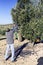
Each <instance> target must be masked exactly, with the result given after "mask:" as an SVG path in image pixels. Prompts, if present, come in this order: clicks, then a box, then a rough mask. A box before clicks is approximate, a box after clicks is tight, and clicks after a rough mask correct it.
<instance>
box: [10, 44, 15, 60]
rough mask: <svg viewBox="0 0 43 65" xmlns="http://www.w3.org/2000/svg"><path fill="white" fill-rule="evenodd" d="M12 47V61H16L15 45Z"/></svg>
mask: <svg viewBox="0 0 43 65" xmlns="http://www.w3.org/2000/svg"><path fill="white" fill-rule="evenodd" d="M10 47H11V53H12V55H11V61H14V59H15V49H14V44H11V45H10Z"/></svg>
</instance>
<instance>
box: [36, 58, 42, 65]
mask: <svg viewBox="0 0 43 65" xmlns="http://www.w3.org/2000/svg"><path fill="white" fill-rule="evenodd" d="M37 65H43V57H40V58H39V59H38V64H37Z"/></svg>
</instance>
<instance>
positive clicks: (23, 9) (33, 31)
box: [11, 0, 43, 41]
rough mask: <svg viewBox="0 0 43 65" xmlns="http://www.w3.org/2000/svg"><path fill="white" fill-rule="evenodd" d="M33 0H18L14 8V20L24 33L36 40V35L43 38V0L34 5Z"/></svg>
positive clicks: (28, 37)
mask: <svg viewBox="0 0 43 65" xmlns="http://www.w3.org/2000/svg"><path fill="white" fill-rule="evenodd" d="M33 4H34V3H32V2H31V0H18V2H17V6H16V8H15V9H14V8H12V11H11V14H12V19H13V22H16V23H17V24H18V25H19V26H20V27H19V29H20V30H21V33H22V35H23V36H24V37H25V38H27V39H30V40H32V41H34V40H35V39H36V37H38V36H39V37H40V38H41V39H42V40H43V1H42V0H41V1H39V3H38V5H35V6H34V5H33Z"/></svg>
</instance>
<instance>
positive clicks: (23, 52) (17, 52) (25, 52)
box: [7, 43, 31, 60]
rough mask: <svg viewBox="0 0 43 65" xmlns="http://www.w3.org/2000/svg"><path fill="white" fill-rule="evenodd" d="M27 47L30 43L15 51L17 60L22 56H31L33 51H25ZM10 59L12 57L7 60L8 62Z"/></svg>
mask: <svg viewBox="0 0 43 65" xmlns="http://www.w3.org/2000/svg"><path fill="white" fill-rule="evenodd" d="M27 45H28V43H25V44H23V45H22V46H20V47H19V48H17V49H16V51H15V55H16V58H15V59H17V58H18V56H19V55H20V56H22V57H25V55H28V54H30V55H31V51H27V50H25V51H23V49H24V48H25V47H26V46H27ZM10 57H11V55H10V56H9V57H8V58H7V60H8V59H9V58H10Z"/></svg>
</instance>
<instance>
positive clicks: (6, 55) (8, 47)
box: [5, 44, 10, 60]
mask: <svg viewBox="0 0 43 65" xmlns="http://www.w3.org/2000/svg"><path fill="white" fill-rule="evenodd" d="M9 50H10V45H9V44H7V49H6V52H5V60H6V59H7V58H8V57H9V54H8V52H9Z"/></svg>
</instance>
